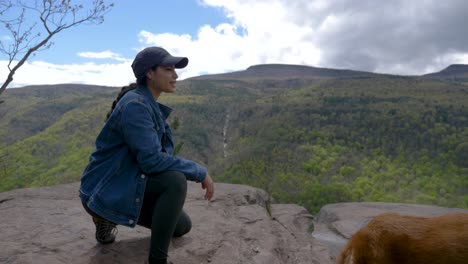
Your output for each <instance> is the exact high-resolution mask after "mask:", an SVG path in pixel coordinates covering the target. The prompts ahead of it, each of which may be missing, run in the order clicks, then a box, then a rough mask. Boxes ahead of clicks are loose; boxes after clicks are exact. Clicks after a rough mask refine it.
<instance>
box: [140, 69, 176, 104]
mask: <svg viewBox="0 0 468 264" xmlns="http://www.w3.org/2000/svg"><path fill="white" fill-rule="evenodd" d="M177 77H179V76H178V75H177V73H176V71H175V68H174V66H158V67H157V68H156V69H155V70H150V71H148V73H147V74H146V82H147V85H148V88H149V89H150V90H151V91H152V92H153V96H155V97H156V98H157V97H159V95H160V94H161V93H163V92H164V93H173V92H175V90H176V80H177Z"/></svg>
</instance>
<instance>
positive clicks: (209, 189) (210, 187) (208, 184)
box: [201, 174, 214, 201]
mask: <svg viewBox="0 0 468 264" xmlns="http://www.w3.org/2000/svg"><path fill="white" fill-rule="evenodd" d="M201 186H202V189H203V190H204V189H206V193H205V199H206V200H208V201H210V200H211V198H213V194H214V182H213V180H212V179H211V177H210V175H208V174H206V177H205V179H204V180H203V181H202V183H201Z"/></svg>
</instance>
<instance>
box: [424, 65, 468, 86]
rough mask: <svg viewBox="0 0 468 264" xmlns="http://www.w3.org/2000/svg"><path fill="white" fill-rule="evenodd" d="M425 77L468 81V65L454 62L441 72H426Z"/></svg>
mask: <svg viewBox="0 0 468 264" xmlns="http://www.w3.org/2000/svg"><path fill="white" fill-rule="evenodd" d="M422 77H423V78H430V79H439V80H444V81H452V82H462V83H463V82H464V83H468V65H466V64H452V65H450V66H448V67H447V68H445V69H443V70H441V71H440V72H435V73H430V74H425V75H423V76H422Z"/></svg>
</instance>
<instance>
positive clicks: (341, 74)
mask: <svg viewBox="0 0 468 264" xmlns="http://www.w3.org/2000/svg"><path fill="white" fill-rule="evenodd" d="M373 76H378V74H375V73H370V72H362V71H352V70H338V69H328V68H317V67H311V66H304V65H287V64H261V65H254V66H250V67H249V68H247V69H246V70H243V71H236V72H230V73H223V74H210V75H202V76H198V77H193V78H191V79H193V80H216V79H218V80H220V79H221V80H226V79H244V80H249V79H254V80H255V79H256V80H258V79H277V80H279V79H297V78H300V79H317V78H319V79H326V78H366V77H373Z"/></svg>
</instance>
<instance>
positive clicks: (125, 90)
mask: <svg viewBox="0 0 468 264" xmlns="http://www.w3.org/2000/svg"><path fill="white" fill-rule="evenodd" d="M136 88H137V84H136V83H131V84H129V85H127V86H124V87H122V89H120V92H119V94H118V95H117V98H116V99H115V100H114V102H112V107H111V110H110V111H109V112H108V113H107V116H106V121H107V119H109V117H110V115H111V114H112V111H114V108H115V106H116V105H117V103H118V102H119V100H120V99H121V98H122V97H123V96H124V95H125V94H126V93H128V92H129V91H131V90H134V89H136Z"/></svg>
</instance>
